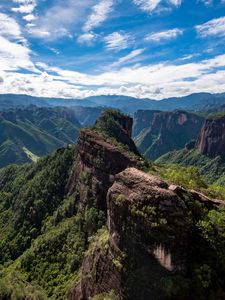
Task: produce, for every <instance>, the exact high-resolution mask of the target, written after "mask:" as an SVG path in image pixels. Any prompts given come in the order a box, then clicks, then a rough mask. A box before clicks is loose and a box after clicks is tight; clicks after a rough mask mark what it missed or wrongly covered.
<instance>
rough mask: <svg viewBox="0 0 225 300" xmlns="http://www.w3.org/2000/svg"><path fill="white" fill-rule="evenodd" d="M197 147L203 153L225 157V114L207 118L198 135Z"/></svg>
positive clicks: (212, 156)
mask: <svg viewBox="0 0 225 300" xmlns="http://www.w3.org/2000/svg"><path fill="white" fill-rule="evenodd" d="M196 148H197V149H198V150H199V151H200V153H201V154H204V155H206V156H209V157H211V158H214V157H216V156H220V157H221V158H222V159H223V160H224V159H225V116H224V115H223V116H221V117H216V118H211V119H207V120H206V121H205V124H204V126H203V128H202V130H201V133H200V135H199V137H198V140H197V143H196Z"/></svg>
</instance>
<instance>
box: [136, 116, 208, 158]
mask: <svg viewBox="0 0 225 300" xmlns="http://www.w3.org/2000/svg"><path fill="white" fill-rule="evenodd" d="M203 122H204V119H203V118H202V117H199V116H197V115H195V114H192V113H188V112H183V111H175V112H160V113H154V117H153V118H152V121H151V124H150V125H149V129H148V130H147V131H145V132H144V133H143V134H142V135H141V136H139V137H138V139H137V145H138V148H139V150H140V152H141V153H143V154H144V155H145V157H147V158H148V159H150V160H155V159H157V158H158V157H160V156H161V155H163V154H165V153H167V152H170V151H174V150H179V149H182V148H184V146H185V144H186V143H188V142H189V141H191V140H193V139H195V140H196V138H197V136H198V135H199V132H200V130H201V127H202V125H203Z"/></svg>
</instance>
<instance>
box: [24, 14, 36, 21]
mask: <svg viewBox="0 0 225 300" xmlns="http://www.w3.org/2000/svg"><path fill="white" fill-rule="evenodd" d="M23 19H24V20H25V21H27V22H31V21H34V20H35V19H36V17H35V16H34V15H33V14H29V15H26V16H23Z"/></svg>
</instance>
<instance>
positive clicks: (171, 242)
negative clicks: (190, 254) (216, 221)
mask: <svg viewBox="0 0 225 300" xmlns="http://www.w3.org/2000/svg"><path fill="white" fill-rule="evenodd" d="M107 204H108V228H109V236H110V245H111V247H112V248H114V249H116V250H117V251H118V250H119V251H122V252H123V251H130V250H131V249H132V248H139V246H140V245H142V246H141V248H142V247H143V248H142V250H140V249H139V251H140V252H141V251H145V250H144V249H148V251H147V252H149V257H150V256H151V255H152V256H155V258H156V259H157V260H158V261H159V262H160V264H161V265H162V267H164V268H165V269H168V270H173V271H176V270H178V271H181V270H185V255H186V251H185V247H186V243H187V242H188V235H189V230H190V224H191V219H190V215H189V211H188V208H187V206H186V204H185V202H184V201H183V199H181V198H180V197H179V196H178V195H177V194H176V193H175V192H173V191H172V190H170V189H169V187H168V185H167V184H166V183H165V182H164V181H163V180H161V179H160V178H158V177H156V176H153V175H149V174H146V173H144V172H142V171H139V170H137V169H135V168H128V169H126V170H125V171H123V172H121V173H120V174H118V175H117V176H116V179H115V182H114V184H113V186H112V187H111V188H110V189H109V191H108V196H107ZM175 215H176V218H174V217H173V216H175ZM159 218H161V219H162V223H163V222H165V224H167V225H166V227H164V226H161V225H160V224H159V223H160V222H159ZM158 222H159V223H158ZM157 223H158V224H157ZM176 223H177V224H178V223H179V226H177V225H176ZM152 224H154V225H153V226H152ZM124 228H125V231H124ZM128 228H130V234H132V236H133V238H132V239H130V236H129V234H128V232H127V231H128ZM166 228H167V229H168V231H167V229H166ZM173 230H174V232H173ZM172 232H173V233H172ZM162 235H163V239H161V236H162ZM133 251H134V249H133ZM149 259H150V258H149Z"/></svg>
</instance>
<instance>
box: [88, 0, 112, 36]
mask: <svg viewBox="0 0 225 300" xmlns="http://www.w3.org/2000/svg"><path fill="white" fill-rule="evenodd" d="M112 9H113V0H100V1H99V2H98V4H96V5H94V6H93V8H92V12H91V14H90V16H89V17H88V19H87V21H86V23H85V24H84V26H83V30H84V31H85V32H89V31H91V30H93V29H94V28H96V27H98V26H99V25H101V24H102V23H103V22H104V21H105V20H106V19H107V18H108V15H109V13H110V12H111V11H112Z"/></svg>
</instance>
